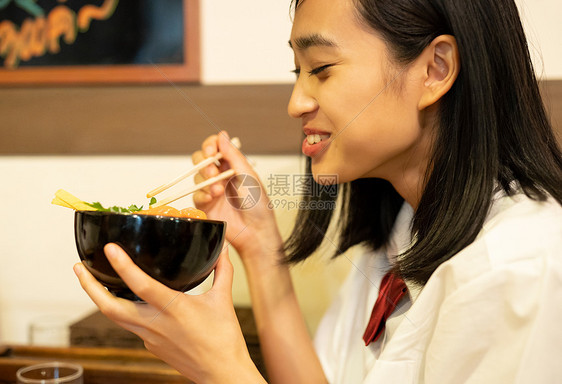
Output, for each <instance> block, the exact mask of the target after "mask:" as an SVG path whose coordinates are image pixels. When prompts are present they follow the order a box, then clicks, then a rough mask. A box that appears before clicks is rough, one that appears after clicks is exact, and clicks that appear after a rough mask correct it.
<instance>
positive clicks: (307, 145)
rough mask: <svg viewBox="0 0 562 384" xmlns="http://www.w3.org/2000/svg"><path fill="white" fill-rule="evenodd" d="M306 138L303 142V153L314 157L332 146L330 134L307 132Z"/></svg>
mask: <svg viewBox="0 0 562 384" xmlns="http://www.w3.org/2000/svg"><path fill="white" fill-rule="evenodd" d="M305 134H306V137H305V138H304V140H303V142H302V153H304V155H305V156H309V157H314V156H316V155H318V154H320V153H321V152H322V151H324V149H325V148H326V147H327V146H328V145H330V134H328V133H325V132H319V131H314V130H305Z"/></svg>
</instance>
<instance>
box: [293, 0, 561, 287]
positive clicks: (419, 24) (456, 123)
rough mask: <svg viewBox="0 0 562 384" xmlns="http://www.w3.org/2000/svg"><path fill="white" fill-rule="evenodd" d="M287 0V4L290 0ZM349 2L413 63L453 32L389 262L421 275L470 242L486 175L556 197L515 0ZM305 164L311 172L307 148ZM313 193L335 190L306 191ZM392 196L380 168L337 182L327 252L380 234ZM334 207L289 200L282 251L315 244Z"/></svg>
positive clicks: (481, 210) (393, 207) (376, 239)
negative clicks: (428, 148)
mask: <svg viewBox="0 0 562 384" xmlns="http://www.w3.org/2000/svg"><path fill="white" fill-rule="evenodd" d="M301 1H302V0H301ZM293 5H294V7H295V9H297V7H298V5H299V0H296V1H295V0H294V1H293ZM356 10H357V13H358V20H360V22H364V23H366V24H367V25H368V26H370V27H371V28H372V29H373V31H374V32H376V33H377V34H378V35H379V36H381V37H382V38H383V39H384V41H385V42H386V44H387V47H388V48H389V50H390V52H391V55H392V56H393V57H392V58H393V59H394V61H395V62H396V63H399V64H404V65H407V64H408V63H411V62H412V61H413V60H414V59H416V58H417V57H418V56H419V55H420V54H421V53H422V51H423V50H424V49H425V48H426V47H427V46H428V45H429V44H430V43H431V42H432V41H433V40H434V39H435V38H436V37H438V36H440V35H443V34H449V35H453V36H454V37H455V38H456V40H457V44H458V47H459V54H460V60H461V70H460V73H459V75H458V78H457V80H456V82H455V84H454V85H453V87H452V89H451V90H450V91H449V92H448V93H447V94H446V95H445V96H443V98H442V99H441V102H440V110H439V121H438V127H437V135H436V139H435V143H434V147H433V148H434V149H433V153H432V154H431V162H430V166H429V167H428V169H431V171H430V172H428V174H427V175H426V180H425V187H424V191H423V194H422V196H421V199H420V202H419V205H418V207H417V209H416V212H415V215H414V220H413V224H412V233H413V234H414V235H415V242H414V244H413V246H412V247H411V248H410V249H409V250H408V251H407V252H406V253H405V254H403V255H401V256H400V257H399V259H398V260H397V264H396V269H397V271H399V272H400V273H401V274H402V276H403V277H404V278H406V279H408V280H410V281H413V282H415V283H418V284H425V283H426V282H427V280H428V279H429V277H430V276H431V274H432V273H433V272H434V271H435V269H436V268H437V267H438V266H439V265H440V264H442V263H443V262H444V261H446V260H448V259H450V258H451V257H453V256H454V255H455V254H456V253H458V252H459V251H461V250H462V249H463V248H465V247H466V246H468V245H469V244H470V243H472V242H473V241H474V239H475V238H476V236H477V235H478V233H479V232H480V230H481V229H482V225H483V223H484V220H485V218H486V216H487V214H488V212H489V209H490V206H491V203H492V197H493V192H494V189H495V187H500V188H501V189H503V190H504V191H505V192H506V193H507V194H508V195H513V194H515V193H517V191H518V187H519V186H520V188H521V189H522V190H523V192H524V193H525V194H526V195H527V196H529V197H530V198H532V199H535V200H539V201H543V200H545V199H547V198H548V195H550V196H552V197H553V198H554V199H556V200H557V201H558V202H559V203H560V204H562V156H561V153H560V148H559V147H558V145H557V142H556V139H555V137H554V134H553V131H552V127H551V125H550V123H549V120H548V118H547V116H546V112H545V109H544V106H543V102H542V99H541V95H540V93H539V88H538V84H537V80H536V77H535V73H534V70H533V66H532V63H531V59H530V56H529V51H528V47H527V41H526V38H525V34H524V32H523V27H522V25H521V20H520V18H519V14H518V11H517V6H516V5H515V2H514V1H513V0H470V1H467V0H356ZM307 174H308V177H310V178H311V179H312V175H311V173H310V159H308V163H307ZM312 182H313V180H312ZM514 182H515V183H514ZM318 199H326V200H329V199H332V200H333V199H336V198H335V197H333V196H309V197H306V198H305V200H308V201H311V200H318ZM402 202H403V200H402V198H401V197H400V196H399V195H398V193H397V192H396V191H395V190H394V188H393V187H392V185H390V183H388V182H386V181H384V180H380V179H363V180H355V181H352V182H350V183H347V184H345V185H341V186H340V204H339V207H340V208H339V209H340V212H339V213H340V215H339V226H340V231H339V232H340V242H339V246H338V249H337V252H336V255H339V254H341V253H343V252H345V251H346V250H347V249H348V248H349V247H351V246H353V245H356V244H360V243H365V244H367V245H369V246H371V247H372V248H374V249H376V248H378V247H381V246H383V245H385V244H386V243H387V241H388V238H389V234H390V231H391V229H392V226H393V224H394V221H395V219H396V215H397V213H398V211H399V209H400V206H401V204H402ZM304 206H306V204H305V205H304ZM326 206H328V205H327V204H324V207H326ZM333 216H335V215H334V212H332V211H328V210H323V211H311V210H301V211H300V212H299V216H298V218H297V224H296V225H295V227H294V229H293V232H292V234H291V236H290V237H289V239H288V240H287V241H286V243H285V250H286V252H287V260H288V262H299V261H302V260H304V259H306V258H307V257H308V256H310V255H311V254H312V253H313V252H314V251H315V250H316V249H317V248H318V247H319V246H320V244H321V243H322V241H323V239H324V234H325V233H326V230H327V228H328V225H329V223H330V220H331V219H332V217H333Z"/></svg>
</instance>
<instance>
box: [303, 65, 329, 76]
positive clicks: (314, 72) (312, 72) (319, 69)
mask: <svg viewBox="0 0 562 384" xmlns="http://www.w3.org/2000/svg"><path fill="white" fill-rule="evenodd" d="M331 66H333V64H326V65H322V66H320V67H316V68H314V69H311V70H310V71H308V74H309V75H310V76H315V75H319V74H321V73H322V72H324V71H325V70H326V69H328V68H330V67H331Z"/></svg>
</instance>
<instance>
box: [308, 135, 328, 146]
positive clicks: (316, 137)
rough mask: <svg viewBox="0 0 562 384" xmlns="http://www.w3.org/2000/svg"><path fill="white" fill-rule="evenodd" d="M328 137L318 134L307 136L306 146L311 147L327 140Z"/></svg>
mask: <svg viewBox="0 0 562 384" xmlns="http://www.w3.org/2000/svg"><path fill="white" fill-rule="evenodd" d="M328 137H330V135H319V134H315V135H307V136H306V141H307V142H308V144H310V145H313V144H317V143H319V142H321V141H322V140H325V139H327V138H328Z"/></svg>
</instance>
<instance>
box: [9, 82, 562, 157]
mask: <svg viewBox="0 0 562 384" xmlns="http://www.w3.org/2000/svg"><path fill="white" fill-rule="evenodd" d="M291 88H292V86H291V85H288V84H279V85H271V84H270V85H230V86H180V87H173V86H170V85H165V86H164V85H160V86H112V87H63V88H2V89H0V134H1V139H0V155H29V154H31V155H47V154H73V155H74V154H80V155H82V154H84V155H91V154H100V155H101V154H122V155H128V154H149V155H161V154H186V153H190V152H192V151H194V150H196V149H197V148H199V145H200V143H201V142H202V140H203V139H204V138H205V137H207V136H209V135H211V134H213V133H216V132H218V131H219V130H220V129H226V130H228V131H229V132H230V133H231V134H232V135H236V136H239V137H240V138H241V139H242V142H243V146H244V150H245V151H246V152H248V153H255V154H297V153H299V152H300V143H301V140H302V139H301V131H300V123H299V122H298V121H296V120H293V119H291V118H289V117H288V116H287V112H286V110H287V103H288V101H289V97H290V93H291ZM542 89H543V94H544V96H545V100H546V104H547V109H548V110H549V113H550V114H551V118H552V121H553V124H554V126H555V129H556V130H557V133H558V138H559V140H560V142H562V80H558V81H548V82H546V83H544V84H543V86H542Z"/></svg>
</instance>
